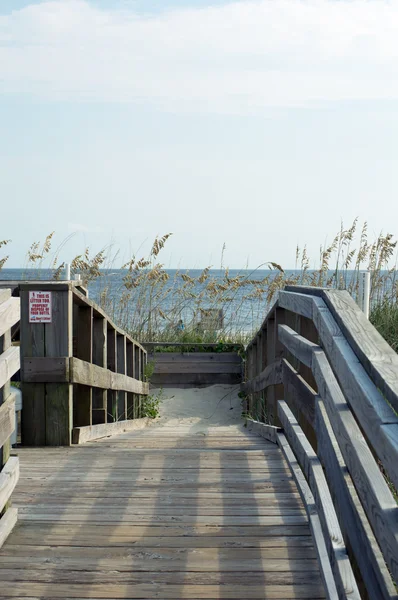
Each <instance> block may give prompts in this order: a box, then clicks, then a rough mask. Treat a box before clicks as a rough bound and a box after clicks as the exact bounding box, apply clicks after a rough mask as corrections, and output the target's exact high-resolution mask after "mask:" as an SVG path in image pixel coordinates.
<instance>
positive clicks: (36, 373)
mask: <svg viewBox="0 0 398 600" xmlns="http://www.w3.org/2000/svg"><path fill="white" fill-rule="evenodd" d="M23 371H24V382H25V383H65V382H66V381H69V358H68V357H66V356H63V357H55V358H51V357H48V356H46V357H25V358H24V359H23Z"/></svg>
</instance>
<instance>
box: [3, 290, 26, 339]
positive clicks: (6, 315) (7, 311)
mask: <svg viewBox="0 0 398 600" xmlns="http://www.w3.org/2000/svg"><path fill="white" fill-rule="evenodd" d="M4 291H5V290H4ZM20 313H21V309H20V299H19V298H8V299H6V300H5V302H1V299H0V337H1V336H2V335H4V334H5V332H6V331H8V330H9V329H11V327H13V326H14V325H15V324H16V323H18V321H19V320H20Z"/></svg>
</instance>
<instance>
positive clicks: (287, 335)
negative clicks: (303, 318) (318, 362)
mask: <svg viewBox="0 0 398 600" xmlns="http://www.w3.org/2000/svg"><path fill="white" fill-rule="evenodd" d="M278 336H279V339H280V341H281V342H282V344H283V345H284V346H285V347H286V348H287V349H288V350H289V352H291V353H292V354H293V356H295V357H296V358H298V359H299V361H301V362H302V363H303V364H304V365H306V366H307V367H311V365H312V355H313V353H314V352H317V351H320V350H321V348H320V347H319V346H318V345H317V344H314V343H313V342H310V341H309V340H306V339H305V338H304V337H303V336H301V335H299V334H298V333H297V332H296V331H294V330H293V329H291V328H290V327H288V326H287V325H279V327H278Z"/></svg>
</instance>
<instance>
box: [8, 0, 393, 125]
mask: <svg viewBox="0 0 398 600" xmlns="http://www.w3.org/2000/svg"><path fill="white" fill-rule="evenodd" d="M127 6H129V5H128V4H126V7H127ZM131 6H132V7H133V6H134V5H133V4H132V5H131ZM397 75H398V3H396V2H391V3H390V2H387V1H384V0H351V1H344V0H257V1H250V0H246V1H242V2H233V3H230V4H226V5H223V6H217V7H209V8H202V9H194V8H190V9H188V8H187V9H184V10H181V9H180V10H169V11H166V12H162V13H161V14H154V15H142V14H141V15H140V14H138V13H135V12H134V9H133V8H130V9H127V8H125V9H124V10H120V9H119V10H114V11H112V10H101V9H99V8H96V7H95V3H92V4H91V3H89V2H86V1H84V0H58V1H48V2H44V3H40V4H32V5H30V6H28V7H26V8H24V9H22V10H19V11H14V12H12V13H11V14H9V15H6V16H3V17H0V91H2V92H3V93H24V94H30V95H34V96H37V97H40V98H45V99H50V100H64V101H65V100H66V101H70V102H82V101H83V102H84V101H100V102H117V103H120V102H121V103H126V102H127V103H132V102H133V103H145V104H146V103H150V104H152V105H154V106H156V107H157V108H160V109H164V110H169V111H170V110H172V111H188V112H195V111H201V112H202V111H206V112H208V111H209V112H216V113H220V112H221V113H236V112H237V113H243V114H245V113H252V112H256V113H257V112H262V111H263V110H264V109H267V108H269V107H282V108H284V107H295V106H314V105H319V104H324V103H325V102H326V103H331V102H332V103H333V102H340V101H347V100H386V99H397V98H398V77H397Z"/></svg>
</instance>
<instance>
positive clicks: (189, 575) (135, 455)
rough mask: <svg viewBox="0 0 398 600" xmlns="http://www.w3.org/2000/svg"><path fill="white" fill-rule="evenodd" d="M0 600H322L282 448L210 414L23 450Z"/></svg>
mask: <svg viewBox="0 0 398 600" xmlns="http://www.w3.org/2000/svg"><path fill="white" fill-rule="evenodd" d="M20 456H21V471H22V472H21V479H20V483H19V485H18V489H17V493H16V494H15V504H17V505H18V507H19V509H20V522H19V525H18V527H17V528H16V530H15V531H14V532H13V534H12V535H11V536H10V538H9V540H8V542H7V543H6V544H5V546H4V548H3V549H2V551H1V552H0V571H1V572H0V579H1V580H2V586H1V588H0V598H2V597H3V598H6V597H7V598H10V597H15V598H108V599H113V598H114V599H116V598H136V599H139V598H140V599H145V598H147V599H150V598H162V599H175V600H176V599H177V598H186V599H200V598H207V599H212V598H214V599H215V598H220V599H222V598H225V599H227V598H230V599H236V600H238V599H239V600H242V599H245V598H256V599H260V598H261V599H264V598H275V599H276V598H279V599H282V598H308V599H310V598H311V599H312V600H314V599H316V598H323V597H324V594H323V588H322V584H321V581H320V576H319V571H318V565H317V562H316V559H315V552H314V548H313V544H312V539H311V537H310V535H309V528H308V524H307V519H306V517H305V514H304V511H303V509H302V505H301V501H300V499H299V496H298V493H297V490H296V489H295V486H294V484H293V482H292V480H291V477H290V474H289V472H288V470H287V467H286V464H285V462H284V460H283V458H282V454H281V452H280V451H279V449H278V448H277V447H276V446H274V445H273V444H271V443H270V442H266V441H264V440H263V439H262V438H257V437H255V436H254V435H251V434H248V433H247V432H246V431H245V429H244V428H243V427H239V426H235V425H230V426H228V427H223V426H222V425H220V424H219V422H218V423H217V425H215V426H213V425H212V423H211V419H210V420H209V419H205V418H202V417H199V418H198V419H196V420H195V421H194V422H191V421H190V420H189V419H188V420H187V422H186V423H184V422H180V423H179V424H178V425H176V424H171V423H170V424H168V425H165V426H164V427H156V426H154V427H150V428H148V429H146V430H142V431H138V432H134V433H129V434H124V435H120V436H118V437H116V438H108V439H104V440H99V441H98V442H94V443H91V444H87V445H86V446H82V447H77V448H70V449H67V448H43V449H27V448H26V449H22V450H21V452H20Z"/></svg>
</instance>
